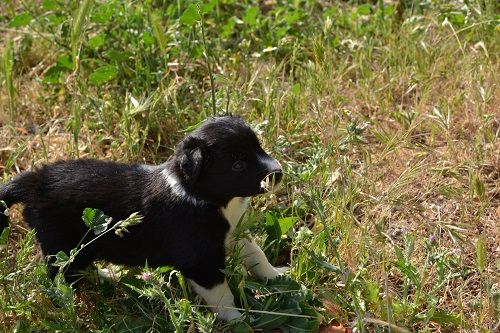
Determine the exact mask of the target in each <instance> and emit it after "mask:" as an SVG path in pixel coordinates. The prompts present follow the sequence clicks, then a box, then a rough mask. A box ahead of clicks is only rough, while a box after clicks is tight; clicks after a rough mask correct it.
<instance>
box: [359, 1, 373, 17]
mask: <svg viewBox="0 0 500 333" xmlns="http://www.w3.org/2000/svg"><path fill="white" fill-rule="evenodd" d="M356 11H357V12H358V14H359V15H370V13H371V7H370V4H368V3H365V4H363V5H360V6H358V9H357V10H356Z"/></svg>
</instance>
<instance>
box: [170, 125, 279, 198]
mask: <svg viewBox="0 0 500 333" xmlns="http://www.w3.org/2000/svg"><path fill="white" fill-rule="evenodd" d="M174 166H175V170H176V173H177V174H178V175H177V176H178V177H179V179H180V180H181V182H182V184H183V186H184V187H185V189H186V190H187V191H188V192H189V193H192V194H193V195H195V196H197V197H200V198H202V199H204V200H207V201H211V202H216V203H219V204H225V203H227V202H228V201H229V200H230V199H232V198H234V197H248V196H254V195H257V194H261V193H265V192H268V191H270V190H272V189H273V188H275V187H276V186H277V185H278V184H279V183H280V182H281V179H282V176H283V172H282V168H281V165H280V164H279V163H278V161H276V160H275V159H273V158H272V157H270V156H269V155H268V154H266V153H265V152H264V150H263V149H262V147H261V146H260V144H259V140H258V139H257V136H256V135H255V133H254V132H253V130H252V129H251V128H250V126H248V124H247V123H246V122H245V121H244V120H243V119H241V118H239V117H232V116H224V117H214V118H211V119H210V120H208V121H207V122H205V123H204V124H203V125H202V126H200V127H199V128H198V129H196V130H195V131H193V132H192V133H191V134H189V135H188V136H187V137H186V138H184V140H182V141H181V142H180V143H179V145H178V146H177V149H176V153H175V155H174Z"/></svg>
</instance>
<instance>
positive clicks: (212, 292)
mask: <svg viewBox="0 0 500 333" xmlns="http://www.w3.org/2000/svg"><path fill="white" fill-rule="evenodd" d="M281 179H282V168H281V165H280V164H279V163H278V162H277V161H276V160H274V159H273V158H271V157H270V156H269V155H268V154H266V153H265V152H264V150H263V149H262V148H261V146H260V144H259V141H258V139H257V137H256V135H255V133H254V132H253V131H252V129H251V128H250V127H249V126H248V125H247V124H246V123H245V122H244V121H243V120H242V119H241V118H238V117H233V116H224V117H214V118H211V119H209V120H208V121H206V122H205V123H204V124H203V125H201V126H200V127H199V128H198V129H196V130H195V131H193V132H192V133H191V134H189V135H187V136H186V137H185V138H184V139H183V140H182V141H181V142H180V143H179V144H178V145H177V147H176V150H175V153H174V155H173V156H172V158H171V159H169V160H168V161H167V162H165V163H163V164H161V165H158V166H154V165H143V164H123V163H116V162H105V161H97V160H85V159H80V160H74V161H66V162H57V163H54V164H50V165H45V166H42V167H41V168H38V169H36V170H35V171H30V172H24V173H22V174H20V175H18V176H17V177H15V178H14V179H13V180H12V181H10V182H7V183H6V184H4V185H3V186H2V187H0V200H3V201H4V202H5V203H6V204H7V205H8V206H11V205H13V204H15V203H24V204H25V207H24V212H23V215H24V219H25V221H26V223H27V224H28V225H29V226H30V227H31V228H33V229H35V230H36V237H37V239H38V241H39V243H40V245H41V248H42V251H43V254H44V255H45V256H48V258H47V259H48V262H49V271H50V274H51V275H52V276H54V275H55V274H56V273H57V268H55V267H54V266H53V265H50V264H51V263H53V261H54V257H53V255H55V254H56V253H58V252H59V251H64V252H65V253H66V254H69V252H70V250H71V249H73V248H76V247H77V246H78V244H80V242H81V240H82V239H83V238H84V237H85V239H84V242H87V241H89V240H90V239H91V238H92V236H91V235H87V236H85V235H86V233H87V231H88V228H87V226H86V225H85V223H84V222H83V221H82V212H83V210H84V209H85V208H86V207H90V208H98V209H100V210H102V211H103V212H104V213H105V214H106V215H108V216H111V217H112V218H113V221H120V220H123V219H125V218H127V217H128V216H129V215H130V214H131V213H134V212H139V214H140V215H142V216H143V221H142V223H140V224H138V225H134V226H131V227H129V228H128V230H129V233H126V234H124V235H123V237H119V236H117V235H115V234H114V233H107V234H105V235H104V236H103V237H101V238H99V239H97V240H96V241H95V242H93V243H92V244H91V245H90V246H87V247H85V248H83V249H82V250H81V252H80V253H79V254H78V255H77V256H76V259H75V260H74V262H72V263H71V265H70V266H69V267H68V270H67V271H66V277H67V278H68V279H71V277H72V276H74V274H75V273H76V272H77V271H79V270H81V269H83V268H85V267H86V266H88V265H90V264H91V263H92V262H93V261H94V260H99V259H103V260H106V261H109V262H113V263H116V264H122V265H130V266H133V265H144V264H145V263H146V262H147V263H148V265H149V266H150V267H158V266H165V265H170V266H174V267H176V268H177V269H179V270H180V271H181V272H182V273H183V274H184V275H185V276H186V278H188V279H189V281H190V283H191V285H192V286H193V288H194V290H195V291H196V293H198V295H200V296H201V297H202V298H203V299H204V301H205V302H206V303H207V304H208V305H212V306H215V308H214V310H213V311H214V312H216V313H218V317H219V318H221V319H224V320H231V319H234V318H237V317H239V316H240V315H241V314H240V312H238V311H237V310H234V309H231V307H234V300H233V295H232V293H231V291H230V289H229V287H228V285H227V282H226V280H225V277H224V274H223V272H222V270H223V269H224V264H225V257H226V251H227V248H228V246H229V244H231V242H232V232H233V231H234V229H235V227H236V225H237V224H238V222H239V221H240V219H241V217H242V216H243V214H244V213H245V210H246V209H247V206H248V202H249V197H251V196H255V195H258V194H262V193H265V192H267V191H268V190H269V187H273V186H264V185H265V184H268V185H269V184H271V185H274V186H276V185H277V184H278V183H279V182H280V181H281ZM7 225H8V221H7V216H5V215H2V214H0V228H1V229H0V230H3V227H6V226H7ZM237 245H238V246H239V247H240V248H241V252H240V253H241V255H242V259H243V263H244V264H245V265H246V267H247V268H248V269H249V270H250V271H251V273H252V274H253V275H255V276H256V277H258V278H262V279H272V278H275V277H277V276H278V275H280V273H281V272H282V271H281V270H280V269H278V268H275V267H273V266H272V265H271V264H270V263H269V261H268V260H267V258H266V257H265V255H264V253H263V251H262V250H261V249H260V248H259V246H258V245H257V244H256V243H255V242H254V241H252V240H250V239H249V238H242V239H241V240H238V244H237Z"/></svg>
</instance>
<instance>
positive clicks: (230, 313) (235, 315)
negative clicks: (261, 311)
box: [217, 309, 243, 321]
mask: <svg viewBox="0 0 500 333" xmlns="http://www.w3.org/2000/svg"><path fill="white" fill-rule="evenodd" d="M242 316H243V314H242V313H241V312H239V311H238V310H234V309H217V318H219V319H222V320H224V321H231V320H235V319H241V317H242Z"/></svg>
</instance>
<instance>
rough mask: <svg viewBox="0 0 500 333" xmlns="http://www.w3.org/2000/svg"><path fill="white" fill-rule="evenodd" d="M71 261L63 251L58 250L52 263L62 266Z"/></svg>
mask: <svg viewBox="0 0 500 333" xmlns="http://www.w3.org/2000/svg"><path fill="white" fill-rule="evenodd" d="M70 263H71V259H70V257H69V256H68V255H67V254H66V253H64V252H63V251H59V252H57V254H56V261H55V262H54V263H53V264H52V265H54V266H57V267H64V266H66V265H68V264H70Z"/></svg>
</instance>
